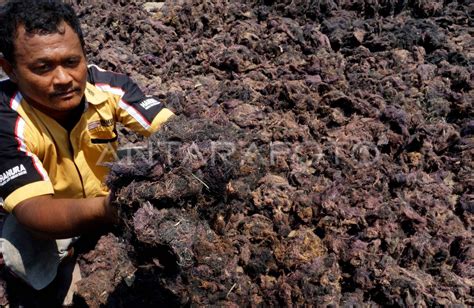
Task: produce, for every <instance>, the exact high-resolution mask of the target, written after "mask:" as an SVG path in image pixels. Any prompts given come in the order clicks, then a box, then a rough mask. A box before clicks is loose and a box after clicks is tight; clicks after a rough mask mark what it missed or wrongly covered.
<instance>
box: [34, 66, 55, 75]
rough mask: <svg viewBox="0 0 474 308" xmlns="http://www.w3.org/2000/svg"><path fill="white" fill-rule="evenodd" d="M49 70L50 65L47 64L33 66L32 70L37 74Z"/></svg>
mask: <svg viewBox="0 0 474 308" xmlns="http://www.w3.org/2000/svg"><path fill="white" fill-rule="evenodd" d="M50 70H51V66H50V65H47V64H41V65H38V66H36V67H35V68H34V71H35V72H36V73H39V74H42V73H46V72H48V71H50Z"/></svg>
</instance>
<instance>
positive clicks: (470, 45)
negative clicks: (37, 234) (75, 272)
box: [73, 0, 474, 307]
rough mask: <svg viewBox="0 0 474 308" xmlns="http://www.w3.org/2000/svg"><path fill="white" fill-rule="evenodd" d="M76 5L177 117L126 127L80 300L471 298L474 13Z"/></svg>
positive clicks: (318, 1)
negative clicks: (108, 210) (109, 229)
mask: <svg viewBox="0 0 474 308" xmlns="http://www.w3.org/2000/svg"><path fill="white" fill-rule="evenodd" d="M73 2H75V6H76V8H77V10H78V12H79V14H80V17H81V20H82V23H83V24H84V32H85V35H86V42H87V44H88V45H87V51H88V54H89V59H90V61H91V62H93V63H95V64H97V65H99V66H101V67H103V68H106V69H112V70H115V71H119V72H124V73H128V74H130V75H131V76H132V77H133V78H134V79H135V80H136V81H137V82H138V84H139V85H140V86H142V87H143V88H144V89H145V90H146V91H147V93H150V94H155V95H157V96H158V97H159V98H160V99H161V100H162V101H163V102H165V103H166V104H167V105H168V106H169V107H171V108H173V109H174V110H175V111H176V113H177V115H178V116H177V117H175V118H174V119H173V120H172V121H170V122H169V123H168V124H167V125H166V126H165V127H163V128H162V129H161V130H160V131H159V132H158V133H156V134H155V135H153V136H152V137H151V138H150V140H149V141H148V142H145V141H143V140H142V139H141V138H139V137H137V136H135V135H134V134H131V133H129V132H125V131H122V134H123V138H125V139H126V140H128V141H129V142H130V143H139V144H147V146H148V147H147V148H146V149H143V150H141V151H138V152H137V153H134V156H133V158H132V159H127V158H125V159H122V160H120V161H118V162H116V163H114V164H113V165H112V167H111V169H112V171H111V174H110V176H109V178H108V185H109V186H110V187H111V189H112V190H113V192H114V204H115V205H116V206H117V208H118V209H119V211H120V217H121V223H120V226H119V227H118V228H117V230H116V231H115V232H114V233H113V234H109V235H107V236H105V237H103V238H102V239H101V240H100V242H99V244H98V245H97V246H96V248H95V250H92V251H91V252H89V253H87V254H85V255H82V256H81V257H80V261H81V266H82V269H83V272H84V279H83V280H82V281H81V283H80V285H79V290H78V293H77V294H76V295H77V299H78V300H80V302H82V303H84V304H86V305H88V306H91V307H98V306H100V305H105V306H110V307H122V306H131V305H134V306H156V305H157V304H167V305H171V306H174V305H176V306H182V305H189V306H208V305H211V306H232V307H233V306H302V305H309V306H326V305H332V306H335V307H337V306H352V305H358V304H366V305H373V306H382V305H384V306H385V305H389V306H410V307H411V306H418V305H420V306H444V305H448V306H450V305H455V304H461V305H467V306H472V305H474V297H473V287H474V246H473V244H474V240H473V235H472V226H473V214H474V194H473V193H474V192H473V177H472V176H473V159H472V158H473V152H474V149H473V144H474V139H473V138H474V137H473V132H474V120H473V105H472V102H473V101H474V88H473V85H474V72H473V65H474V62H473V61H474V40H473V38H472V34H473V31H474V28H473V19H472V16H473V10H474V4H473V3H472V2H471V1H463V0H460V1H438V0H437V1H424V0H410V1H405V0H372V1H362V0H355V1H346V0H293V1H290V0H282V1H272V0H254V1H250V0H242V1H224V0H201V1H197V0H194V1H193V0H176V1H166V2H165V3H164V5H163V6H161V5H157V6H155V7H154V8H153V9H150V3H148V4H146V5H145V4H144V2H143V1H135V0H132V1H128V0H127V1H123V0H115V1H112V0H105V1H73ZM155 4H156V3H155ZM145 8H146V9H145ZM104 258H105V259H104ZM107 259H109V260H108V261H104V260H107Z"/></svg>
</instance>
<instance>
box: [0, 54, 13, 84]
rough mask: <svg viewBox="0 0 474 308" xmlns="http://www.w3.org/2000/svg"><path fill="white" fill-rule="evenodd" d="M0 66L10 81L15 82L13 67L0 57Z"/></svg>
mask: <svg viewBox="0 0 474 308" xmlns="http://www.w3.org/2000/svg"><path fill="white" fill-rule="evenodd" d="M0 66H1V67H2V69H3V71H4V72H5V74H7V76H8V77H9V78H10V80H11V81H13V82H16V74H15V70H14V69H13V65H12V64H11V63H10V62H9V61H8V60H7V59H5V58H4V57H0Z"/></svg>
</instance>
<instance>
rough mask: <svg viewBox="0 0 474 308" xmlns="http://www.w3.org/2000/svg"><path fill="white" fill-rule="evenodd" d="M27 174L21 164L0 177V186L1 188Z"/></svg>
mask: <svg viewBox="0 0 474 308" xmlns="http://www.w3.org/2000/svg"><path fill="white" fill-rule="evenodd" d="M25 174H27V172H26V168H25V166H23V164H21V165H19V166H15V167H13V168H11V169H9V170H7V171H5V172H3V173H2V174H1V175H0V186H3V185H5V184H7V183H8V182H10V181H11V180H14V179H16V178H17V177H19V176H22V175H25Z"/></svg>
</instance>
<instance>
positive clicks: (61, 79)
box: [53, 66, 73, 85]
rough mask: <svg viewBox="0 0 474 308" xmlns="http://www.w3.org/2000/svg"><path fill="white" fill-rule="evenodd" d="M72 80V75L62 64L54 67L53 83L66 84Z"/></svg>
mask: <svg viewBox="0 0 474 308" xmlns="http://www.w3.org/2000/svg"><path fill="white" fill-rule="evenodd" d="M72 80H73V79H72V76H71V74H69V72H68V70H67V69H64V67H62V66H58V67H57V68H56V70H55V72H54V80H53V82H54V84H55V85H66V84H69V83H70V82H72Z"/></svg>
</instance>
